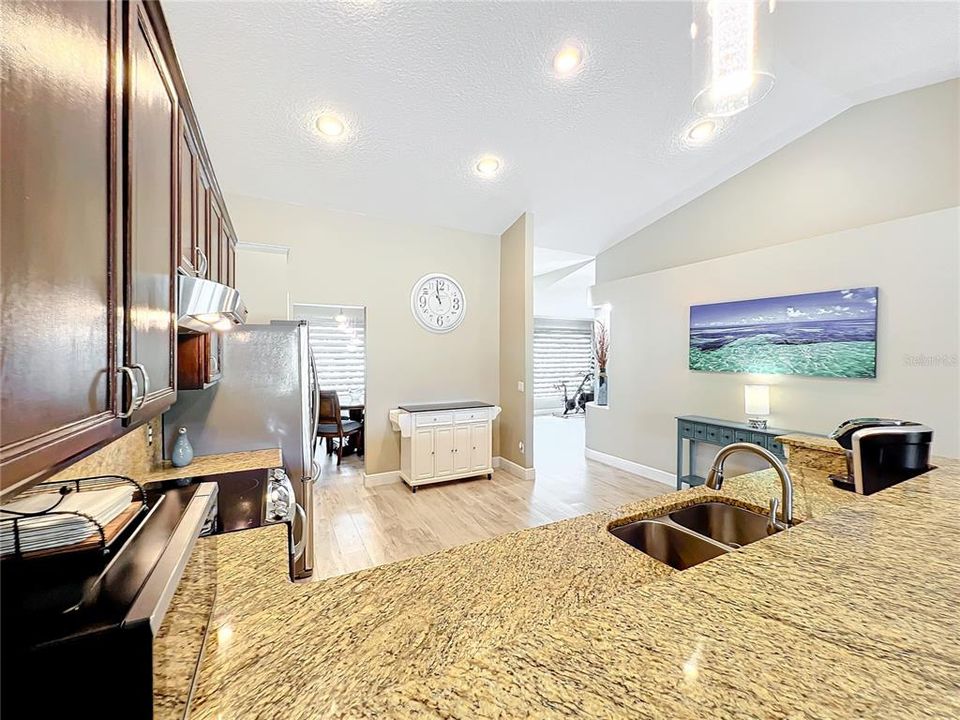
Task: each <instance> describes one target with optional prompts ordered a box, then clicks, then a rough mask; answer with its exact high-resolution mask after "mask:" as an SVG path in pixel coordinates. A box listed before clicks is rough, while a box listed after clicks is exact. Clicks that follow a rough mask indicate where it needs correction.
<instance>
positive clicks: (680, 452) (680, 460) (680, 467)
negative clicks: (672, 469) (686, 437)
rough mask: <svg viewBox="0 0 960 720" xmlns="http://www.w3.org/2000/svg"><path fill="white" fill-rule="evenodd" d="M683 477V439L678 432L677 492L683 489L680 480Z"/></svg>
mask: <svg viewBox="0 0 960 720" xmlns="http://www.w3.org/2000/svg"><path fill="white" fill-rule="evenodd" d="M682 477H683V437H682V436H681V435H680V432H679V429H678V431H677V490H680V489H682V488H681V485H682V483H681V482H680V478H682Z"/></svg>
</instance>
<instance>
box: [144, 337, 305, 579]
mask: <svg viewBox="0 0 960 720" xmlns="http://www.w3.org/2000/svg"><path fill="white" fill-rule="evenodd" d="M308 338H309V329H308V325H307V323H306V322H303V321H297V320H291V321H279V320H278V321H274V322H273V323H271V324H269V325H245V326H243V327H238V328H236V329H234V330H231V331H230V332H227V333H224V335H223V377H222V379H221V380H220V382H219V383H217V384H216V385H214V386H212V387H210V388H207V389H206V390H188V391H181V392H180V393H179V395H178V397H177V402H176V404H175V405H174V406H173V407H172V408H170V410H169V411H168V412H167V413H166V414H165V415H164V421H163V425H164V437H165V440H166V442H165V443H164V447H165V448H166V450H165V451H166V452H167V453H169V448H171V447H172V446H173V440H174V436H175V434H176V432H177V428H179V427H181V426H185V427H186V428H187V429H188V435H189V438H190V442H191V444H192V445H193V449H194V452H195V453H196V454H197V455H209V454H213V453H226V452H240V451H244V450H264V449H268V448H274V447H278V446H279V447H280V449H281V450H282V452H283V465H284V469H285V470H286V472H287V475H288V476H289V478H290V480H291V481H292V483H293V487H294V493H295V494H296V496H297V503H298V504H299V505H300V506H301V507H302V508H303V510H304V513H303V514H301V515H300V518H305V519H304V520H300V519H298V520H297V521H295V522H294V528H293V533H294V540H295V542H296V543H297V544H298V545H300V546H302V547H303V551H302V553H301V555H300V557H299V558H296V559H295V561H294V576H295V577H297V578H302V577H308V576H309V575H310V574H311V573H312V572H313V557H314V547H313V483H314V481H315V480H316V479H317V478H318V477H319V474H320V465H319V462H318V460H317V458H315V456H314V455H315V452H316V447H317V443H316V439H317V435H316V434H317V412H318V411H319V386H318V385H317V382H316V378H317V375H316V367H315V365H314V359H313V353H312V352H311V351H310V345H309V340H308ZM301 541H303V542H301Z"/></svg>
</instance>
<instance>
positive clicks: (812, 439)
mask: <svg viewBox="0 0 960 720" xmlns="http://www.w3.org/2000/svg"><path fill="white" fill-rule="evenodd" d="M777 440H778V441H779V442H780V444H781V445H789V446H791V447H798V448H806V449H807V450H817V451H819V452H827V453H832V454H834V455H843V454H844V452H845V451H844V449H843V448H842V447H840V443H838V442H837V441H836V440H831V439H830V438H828V437H820V436H817V435H807V434H805V433H790V434H788V435H784V436H782V437H778V438H777Z"/></svg>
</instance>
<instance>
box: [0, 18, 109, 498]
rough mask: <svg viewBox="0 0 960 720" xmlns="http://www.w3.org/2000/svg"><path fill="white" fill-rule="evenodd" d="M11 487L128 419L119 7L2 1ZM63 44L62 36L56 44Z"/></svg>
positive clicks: (0, 231) (0, 168) (6, 483)
mask: <svg viewBox="0 0 960 720" xmlns="http://www.w3.org/2000/svg"><path fill="white" fill-rule="evenodd" d="M0 20H2V22H0V25H2V27H3V31H2V32H0V43H2V55H3V64H4V70H3V83H2V98H0V113H2V118H0V137H2V149H0V153H2V156H3V161H2V163H0V187H2V199H0V204H2V207H3V213H2V228H0V237H2V249H0V253H2V257H3V262H2V263H0V272H2V278H0V285H2V289H0V292H2V323H3V340H2V403H0V405H2V407H0V438H2V440H0V442H2V445H0V487H2V489H3V490H4V491H9V490H11V489H12V488H15V487H20V486H23V485H25V483H26V481H27V480H28V479H29V478H30V476H32V475H35V474H36V473H39V472H41V471H43V470H45V469H47V468H50V467H52V466H53V465H55V464H56V463H59V462H62V461H63V460H66V459H67V458H69V457H70V456H72V455H75V454H76V453H78V452H81V451H83V450H85V449H87V448H88V447H90V446H91V445H94V444H96V443H99V442H101V441H104V440H106V439H109V438H110V437H112V436H113V435H114V434H116V433H118V432H119V431H120V423H119V420H118V419H117V405H116V403H115V398H114V396H115V392H116V386H117V384H118V382H119V379H118V377H117V372H116V369H117V368H116V356H115V352H114V349H115V339H116V331H117V326H116V323H117V317H118V313H117V309H118V306H117V303H118V302H119V299H118V290H119V288H118V287H116V286H115V284H114V278H115V275H116V273H115V263H116V250H117V244H118V242H119V210H120V206H119V199H118V191H119V176H118V165H117V163H118V162H119V160H118V155H119V147H118V142H119V127H118V122H119V113H120V98H119V92H120V89H119V86H118V83H119V80H118V76H117V60H118V58H119V54H120V52H121V44H120V43H121V35H120V31H119V8H118V6H117V5H116V4H114V3H113V2H106V1H104V2H82V3H80V2H46V1H44V2H16V3H13V2H5V3H2V4H0ZM51 46H55V47H56V48H57V50H56V52H54V51H52V48H51Z"/></svg>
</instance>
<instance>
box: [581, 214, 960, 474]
mask: <svg viewBox="0 0 960 720" xmlns="http://www.w3.org/2000/svg"><path fill="white" fill-rule="evenodd" d="M958 228H960V209H957V208H953V209H949V210H940V211H937V212H933V213H927V214H923V215H918V216H914V217H910V218H903V219H900V220H893V221H890V222H886V223H882V224H879V225H871V226H867V227H864V228H857V229H854V230H846V231H842V232H837V233H830V234H828V235H822V236H820V237H816V238H810V239H807V240H799V241H796V242H792V243H785V244H781V245H775V246H773V247H769V248H765V249H762V250H753V251H750V252H746V253H740V254H736V255H729V256H727V257H723V258H717V259H713V260H707V261H704V262H700V263H694V264H691V265H684V266H682V267H677V268H670V269H667V270H661V271H657V272H652V273H647V274H644V275H638V276H635V277H631V278H625V279H622V280H615V281H613V282H609V283H605V284H603V285H601V286H597V287H596V288H595V289H594V299H595V300H596V301H597V302H600V303H602V302H609V303H610V304H611V305H612V310H611V321H610V322H611V327H612V343H611V359H610V367H609V374H610V407H609V410H607V411H594V412H592V413H591V414H590V415H589V417H588V422H587V446H588V447H589V448H591V449H594V450H599V451H600V452H604V453H608V454H610V455H616V456H618V457H622V458H626V459H628V460H632V461H633V462H637V463H640V464H642V465H647V466H650V467H654V468H657V469H659V470H664V471H667V472H673V471H674V467H675V463H676V421H675V420H674V417H675V416H676V415H685V414H696V415H706V416H709V417H720V418H729V419H733V420H736V419H742V418H743V417H744V411H743V386H744V385H745V384H748V383H751V382H757V383H762V384H769V385H772V386H773V387H772V388H771V398H770V405H771V413H772V415H771V417H770V424H771V425H772V426H775V427H786V428H790V429H796V430H803V431H810V432H816V433H829V432H830V431H831V430H832V429H833V428H834V427H835V426H836V425H837V424H838V423H839V422H840V421H842V420H845V419H847V418H851V417H861V416H880V417H897V418H904V419H908V420H918V421H922V422H925V423H927V424H928V425H930V426H931V427H932V428H934V431H935V433H936V434H935V438H934V450H935V452H937V453H939V454H942V455H948V456H954V457H956V456H958V455H960V424H958V423H960V421H958V408H960V369H958V364H957V357H958V353H960V340H958V327H960V310H958V308H960V285H958V273H960V250H958V248H960V231H958ZM874 285H875V286H878V287H879V298H878V313H879V317H878V337H877V378H876V379H870V380H866V379H864V380H845V379H835V378H814V377H802V376H798V375H766V376H758V375H746V374H744V375H740V374H731V373H704V372H692V371H690V370H688V369H687V363H688V357H687V347H688V324H689V323H688V320H689V312H690V306H691V305H696V304H701V303H713V302H723V301H727V300H739V299H746V298H757V297H768V296H775V295H787V294H791V293H803V292H814V291H817V290H833V289H840V288H848V287H863V286H874ZM715 451H716V448H713V449H712V450H711V449H709V448H708V449H705V452H706V454H710V453H712V452H715ZM699 462H700V467H699V470H700V471H701V472H700V474H703V471H705V469H706V467H705V464H706V462H707V458H706V457H703V456H701V457H700V459H699Z"/></svg>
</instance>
